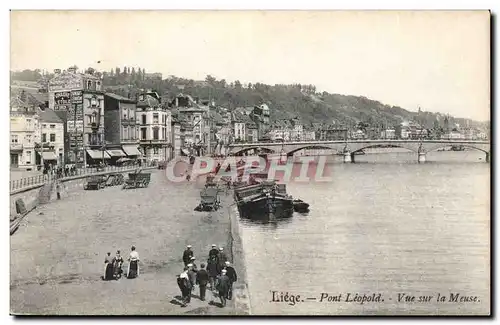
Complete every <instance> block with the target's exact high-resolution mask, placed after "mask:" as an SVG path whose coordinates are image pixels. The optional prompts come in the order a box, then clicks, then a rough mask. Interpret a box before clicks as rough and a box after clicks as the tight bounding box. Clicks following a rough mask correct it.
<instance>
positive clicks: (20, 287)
mask: <svg viewBox="0 0 500 325" xmlns="http://www.w3.org/2000/svg"><path fill="white" fill-rule="evenodd" d="M200 183H201V182H198V184H196V182H190V183H179V184H174V183H171V182H169V181H167V180H166V177H165V175H164V173H162V172H161V171H158V170H154V171H153V174H152V177H151V183H150V184H149V187H148V188H138V189H128V190H122V189H121V186H118V187H109V188H105V189H103V190H100V191H83V190H81V189H72V190H68V193H67V194H66V195H64V197H63V199H62V200H61V201H56V202H53V203H50V204H48V205H46V206H42V207H40V208H38V209H37V210H35V211H34V212H33V213H31V214H30V215H29V216H28V217H27V218H26V219H25V221H23V224H22V225H21V227H20V228H19V230H18V231H17V233H15V234H14V235H13V236H11V237H10V238H11V265H10V268H11V272H10V274H11V313H13V314H58V315H176V314H210V315H217V314H220V315H223V314H226V315H227V314H230V315H231V314H241V313H243V312H242V311H241V310H237V309H235V306H234V304H235V302H234V300H233V301H228V305H227V306H226V307H225V308H220V307H218V306H217V305H212V304H209V302H210V300H211V299H210V298H211V294H210V293H207V301H205V302H202V301H200V300H199V299H197V298H196V296H195V297H193V298H192V299H191V304H190V305H189V306H188V307H186V308H181V307H180V303H179V302H178V301H177V299H176V297H178V298H180V290H179V288H178V286H177V282H176V274H179V273H180V272H181V271H182V267H183V263H182V252H183V250H184V248H185V246H186V245H187V244H191V245H192V246H193V250H194V252H195V256H196V257H197V264H198V266H199V265H200V264H201V262H202V261H206V258H207V255H208V251H209V249H210V245H211V244H217V245H222V246H224V247H225V250H227V251H228V253H229V252H230V251H231V247H230V245H231V242H232V239H231V238H232V236H231V235H230V227H231V225H230V218H229V217H228V211H229V210H230V203H231V199H230V196H227V197H223V208H222V209H220V210H219V211H217V212H212V213H209V212H195V211H193V209H194V208H195V206H196V205H197V204H198V203H199V190H200V185H201V184H200ZM132 245H135V246H136V247H137V251H138V252H139V254H140V258H141V264H140V266H141V275H140V277H139V278H136V279H130V280H129V279H126V278H122V279H120V280H118V281H102V280H101V279H100V276H101V275H102V271H103V267H104V256H105V254H106V252H108V251H109V252H111V253H112V254H113V255H114V254H115V253H116V250H117V249H119V250H121V252H122V256H124V258H126V257H128V254H129V252H130V247H131V246H132ZM228 255H229V256H230V259H231V260H232V257H231V254H228ZM238 264H240V263H238ZM240 265H241V264H240ZM126 266H127V262H125V265H124V267H125V268H126ZM235 266H237V265H235ZM236 271H237V272H239V270H238V269H237V270H236ZM239 273H243V274H244V272H239ZM242 280H243V279H242ZM194 293H195V295H197V294H198V287H196V289H195V292H194ZM215 301H216V302H217V303H218V302H219V300H218V299H215Z"/></svg>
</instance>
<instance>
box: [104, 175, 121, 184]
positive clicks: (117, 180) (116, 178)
mask: <svg viewBox="0 0 500 325" xmlns="http://www.w3.org/2000/svg"><path fill="white" fill-rule="evenodd" d="M124 182H125V179H124V177H123V175H122V174H111V175H108V179H107V180H106V186H116V185H122V184H123V183H124Z"/></svg>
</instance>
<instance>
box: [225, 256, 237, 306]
mask: <svg viewBox="0 0 500 325" xmlns="http://www.w3.org/2000/svg"><path fill="white" fill-rule="evenodd" d="M224 269H225V270H226V275H227V277H228V278H229V291H228V294H227V299H229V300H231V299H233V283H235V282H236V280H238V276H237V275H236V271H235V270H234V268H233V267H232V266H231V263H230V262H229V261H226V267H225V268H224Z"/></svg>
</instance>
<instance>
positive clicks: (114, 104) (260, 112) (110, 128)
mask: <svg viewBox="0 0 500 325" xmlns="http://www.w3.org/2000/svg"><path fill="white" fill-rule="evenodd" d="M55 72H56V76H55V77H54V78H53V79H52V80H49V81H48V86H47V92H46V93H45V94H42V96H40V93H39V92H35V93H33V92H30V91H29V89H28V88H26V87H24V88H23V87H20V88H19V87H18V88H17V89H12V88H11V107H10V122H11V136H10V142H11V145H10V163H11V167H13V168H21V169H28V170H34V169H35V168H40V167H41V166H47V165H49V164H50V165H58V166H62V165H66V164H79V165H82V164H84V165H96V164H101V163H105V164H118V163H121V162H123V161H126V160H137V159H141V160H145V161H149V162H154V161H157V162H159V161H168V160H170V159H172V158H173V157H175V156H182V155H184V156H190V155H205V154H225V152H226V151H227V145H228V144H230V143H232V142H234V141H248V140H251V141H257V140H258V138H259V136H262V134H263V133H264V132H267V128H266V127H265V125H268V124H269V116H270V114H269V108H268V106H267V105H265V104H263V105H261V106H256V107H252V108H251V109H247V108H237V109H235V110H233V111H229V110H227V109H225V108H222V107H217V106H216V105H215V103H214V102H212V101H209V100H200V99H199V98H193V97H192V96H190V95H186V94H182V93H181V94H176V95H175V96H174V97H171V96H160V95H159V94H158V93H157V92H155V91H151V90H144V91H141V92H139V94H138V95H137V97H136V98H127V97H123V96H120V95H117V94H114V93H109V92H105V91H104V90H103V85H102V79H101V78H99V77H98V76H96V75H93V74H91V73H90V74H89V73H80V72H77V71H76V70H74V69H68V70H65V71H62V72H61V71H60V70H56V71H55ZM13 88H16V87H13ZM44 96H45V99H46V100H44V99H43V97H44ZM40 97H42V98H40Z"/></svg>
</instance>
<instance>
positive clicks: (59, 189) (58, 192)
mask: <svg viewBox="0 0 500 325" xmlns="http://www.w3.org/2000/svg"><path fill="white" fill-rule="evenodd" d="M56 193H57V199H58V200H60V199H61V182H60V181H57V184H56Z"/></svg>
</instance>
